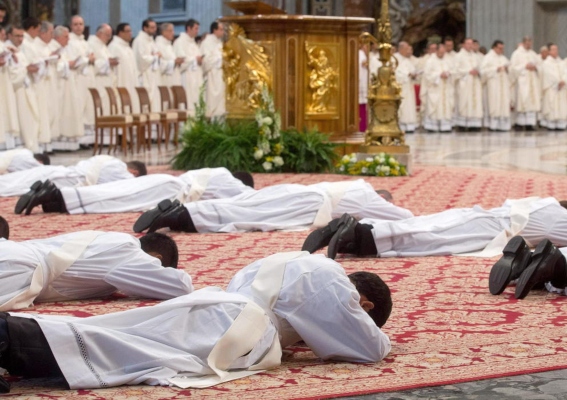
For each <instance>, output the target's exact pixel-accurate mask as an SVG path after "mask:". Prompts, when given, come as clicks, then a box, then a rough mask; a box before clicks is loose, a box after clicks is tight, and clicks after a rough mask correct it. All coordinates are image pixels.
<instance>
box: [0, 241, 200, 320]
mask: <svg viewBox="0 0 567 400" xmlns="http://www.w3.org/2000/svg"><path fill="white" fill-rule="evenodd" d="M84 234H85V232H73V233H68V234H65V235H59V236H53V237H50V238H47V239H35V240H27V241H23V242H13V241H9V240H0V249H1V251H0V266H1V267H0V288H1V290H0V293H2V294H1V295H0V310H1V311H9V310H10V309H15V308H13V307H14V303H12V308H7V307H8V305H7V304H6V303H7V302H10V300H12V299H14V298H15V297H17V296H18V295H20V296H22V295H23V294H24V293H25V292H28V293H29V292H30V291H33V293H29V295H27V298H26V301H23V302H18V303H16V304H18V305H17V308H25V307H28V306H30V305H32V303H33V301H34V300H37V301H65V300H79V299H87V298H96V297H105V296H108V295H110V294H112V293H114V292H116V291H121V292H123V293H124V294H127V295H130V296H140V297H147V298H153V299H171V298H174V297H177V296H182V295H185V294H188V293H191V292H192V291H193V285H192V284H191V277H190V276H189V275H188V274H187V273H186V272H184V271H181V270H177V269H174V268H165V267H163V266H162V265H161V261H160V260H159V259H157V258H155V257H152V256H150V255H149V254H147V253H145V252H144V251H143V250H142V249H141V248H140V241H139V240H138V239H136V238H134V237H133V236H131V235H128V234H126V233H118V232H86V235H87V238H88V240H87V241H86V242H83V241H84V238H82V237H81V236H82V235H84ZM65 244H69V245H73V246H81V245H82V246H83V247H84V250H83V248H81V249H79V250H78V251H81V250H83V251H81V252H80V254H79V255H75V257H73V256H72V257H71V261H72V263H71V264H70V265H69V266H68V267H67V268H66V269H64V270H63V271H61V270H60V265H58V264H57V263H58V262H59V263H61V260H60V259H58V258H54V255H55V256H56V254H57V252H58V251H65V248H64V247H63V246H64V245H65ZM38 274H39V276H36V275H38ZM36 279H38V280H39V281H38V283H37V284H38V286H37V288H34V287H33V285H34V284H36V281H35V280H36Z"/></svg>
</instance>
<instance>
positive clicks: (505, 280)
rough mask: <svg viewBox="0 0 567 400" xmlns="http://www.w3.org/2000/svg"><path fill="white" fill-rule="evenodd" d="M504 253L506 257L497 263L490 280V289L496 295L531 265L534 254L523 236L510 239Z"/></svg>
mask: <svg viewBox="0 0 567 400" xmlns="http://www.w3.org/2000/svg"><path fill="white" fill-rule="evenodd" d="M502 253H504V255H503V256H502V257H501V258H500V260H498V261H496V264H494V266H493V267H492V269H491V270H490V276H489V278H488V289H489V290H490V293H492V294H494V295H498V294H500V293H502V292H503V291H504V289H506V286H508V284H509V283H510V281H513V280H514V279H517V278H518V277H519V276H520V274H521V273H522V272H523V271H524V270H525V269H526V267H527V266H528V264H529V263H530V260H531V254H532V253H531V251H530V249H529V247H528V246H527V245H526V241H525V240H524V238H523V237H521V236H514V237H513V238H512V239H510V241H509V242H508V244H507V245H506V247H504V250H503V251H502Z"/></svg>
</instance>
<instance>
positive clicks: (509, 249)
mask: <svg viewBox="0 0 567 400" xmlns="http://www.w3.org/2000/svg"><path fill="white" fill-rule="evenodd" d="M525 245H526V241H525V240H524V238H523V237H521V236H514V237H513V238H512V239H510V241H509V242H508V243H507V244H506V246H505V247H504V249H503V250H502V253H514V254H516V253H518V252H519V251H520V250H521V249H522V248H523V247H524V246H525Z"/></svg>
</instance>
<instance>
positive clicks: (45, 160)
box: [33, 153, 51, 165]
mask: <svg viewBox="0 0 567 400" xmlns="http://www.w3.org/2000/svg"><path fill="white" fill-rule="evenodd" d="M33 158H35V159H36V160H37V161H39V162H40V163H42V164H43V165H51V158H49V156H48V155H47V154H45V153H35V154H34V155H33Z"/></svg>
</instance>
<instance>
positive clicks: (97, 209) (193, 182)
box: [61, 168, 254, 214]
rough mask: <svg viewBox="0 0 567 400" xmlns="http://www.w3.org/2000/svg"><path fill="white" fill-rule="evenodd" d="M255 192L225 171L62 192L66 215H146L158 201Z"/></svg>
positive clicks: (162, 176)
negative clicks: (136, 213) (126, 213)
mask: <svg viewBox="0 0 567 400" xmlns="http://www.w3.org/2000/svg"><path fill="white" fill-rule="evenodd" d="M248 192H254V189H252V188H250V187H248V186H245V185H244V184H243V183H242V182H241V181H240V180H238V179H236V178H235V177H233V176H232V174H231V173H230V172H229V171H228V170H227V169H225V168H203V169H198V170H194V171H188V172H186V173H184V174H183V175H180V176H179V177H175V176H172V175H166V174H151V175H146V176H140V177H139V178H136V179H133V180H128V181H124V180H122V181H120V182H110V183H106V184H102V185H96V186H81V187H73V188H71V187H67V188H61V194H62V195H63V199H64V201H65V206H66V208H67V211H68V212H69V214H96V213H118V212H136V211H145V210H148V209H150V208H152V207H155V206H156V205H157V204H158V203H159V202H160V201H161V200H164V199H178V200H180V201H182V202H186V201H197V200H199V199H201V200H207V199H223V198H229V197H234V196H237V195H239V194H241V193H248Z"/></svg>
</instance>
